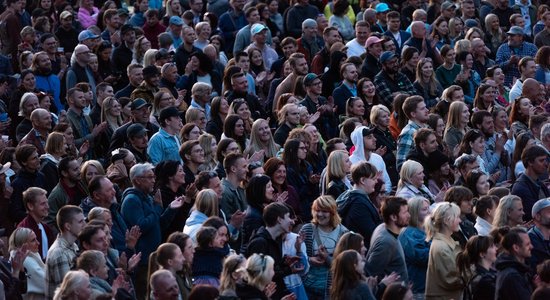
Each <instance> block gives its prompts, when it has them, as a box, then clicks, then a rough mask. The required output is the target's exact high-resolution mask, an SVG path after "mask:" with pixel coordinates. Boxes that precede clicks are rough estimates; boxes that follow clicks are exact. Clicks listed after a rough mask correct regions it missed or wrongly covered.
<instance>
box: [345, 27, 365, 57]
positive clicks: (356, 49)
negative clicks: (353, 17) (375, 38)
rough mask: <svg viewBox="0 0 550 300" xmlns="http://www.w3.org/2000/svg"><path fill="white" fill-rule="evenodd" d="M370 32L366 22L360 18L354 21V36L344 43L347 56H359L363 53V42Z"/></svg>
mask: <svg viewBox="0 0 550 300" xmlns="http://www.w3.org/2000/svg"><path fill="white" fill-rule="evenodd" d="M369 34H370V26H369V24H368V23H367V22H365V21H363V20H360V21H357V23H355V38H354V39H353V40H351V41H349V42H347V43H346V47H347V48H348V51H347V55H348V57H352V56H357V57H361V55H363V54H364V53H365V51H366V50H365V42H366V41H367V38H368V37H369Z"/></svg>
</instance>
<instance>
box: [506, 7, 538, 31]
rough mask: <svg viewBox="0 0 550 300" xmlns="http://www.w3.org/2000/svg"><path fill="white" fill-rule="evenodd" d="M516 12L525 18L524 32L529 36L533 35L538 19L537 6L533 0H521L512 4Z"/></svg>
mask: <svg viewBox="0 0 550 300" xmlns="http://www.w3.org/2000/svg"><path fill="white" fill-rule="evenodd" d="M512 9H513V10H514V13H515V14H519V15H520V16H521V17H522V19H523V26H522V27H523V32H524V33H525V35H526V36H527V37H529V38H531V37H533V27H534V26H535V23H536V20H537V17H538V16H537V7H536V6H535V5H534V4H533V3H532V1H531V0H519V1H516V2H515V5H514V6H512Z"/></svg>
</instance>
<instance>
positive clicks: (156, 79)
mask: <svg viewBox="0 0 550 300" xmlns="http://www.w3.org/2000/svg"><path fill="white" fill-rule="evenodd" d="M142 72H143V82H142V83H141V84H140V85H139V86H138V87H136V89H135V90H134V91H133V92H132V94H131V95H130V98H131V99H132V100H135V99H138V98H141V99H145V101H147V102H148V103H153V101H154V100H155V94H156V93H157V92H158V90H159V86H160V72H159V69H158V68H157V67H156V66H147V67H145V68H143V71H142Z"/></svg>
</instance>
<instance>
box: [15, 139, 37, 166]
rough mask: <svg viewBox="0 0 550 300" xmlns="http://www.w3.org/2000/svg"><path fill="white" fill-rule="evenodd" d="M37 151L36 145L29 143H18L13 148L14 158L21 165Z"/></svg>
mask: <svg viewBox="0 0 550 300" xmlns="http://www.w3.org/2000/svg"><path fill="white" fill-rule="evenodd" d="M35 152H37V150H36V147H35V146H33V145H30V144H24V145H19V146H17V147H16V148H15V160H17V162H18V163H19V164H20V165H21V166H23V163H26V162H27V160H28V159H29V158H30V157H31V156H32V155H33V154H34V153H35Z"/></svg>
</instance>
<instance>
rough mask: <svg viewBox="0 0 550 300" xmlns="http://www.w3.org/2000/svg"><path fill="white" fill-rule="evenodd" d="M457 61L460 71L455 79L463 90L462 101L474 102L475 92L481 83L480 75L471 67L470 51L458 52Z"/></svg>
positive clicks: (472, 59)
mask: <svg viewBox="0 0 550 300" xmlns="http://www.w3.org/2000/svg"><path fill="white" fill-rule="evenodd" d="M457 61H458V62H459V64H460V66H461V71H460V73H458V75H457V76H456V79H455V80H456V82H457V83H458V84H459V85H460V86H461V87H462V90H463V91H464V101H465V102H466V103H467V104H472V103H473V102H474V96H475V92H476V90H477V88H478V87H479V84H480V83H481V77H480V76H479V74H478V73H477V72H476V71H475V70H474V69H473V66H474V57H473V56H472V54H471V53H470V52H466V51H463V52H460V53H458V56H457Z"/></svg>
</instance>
